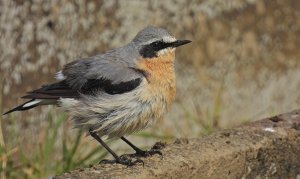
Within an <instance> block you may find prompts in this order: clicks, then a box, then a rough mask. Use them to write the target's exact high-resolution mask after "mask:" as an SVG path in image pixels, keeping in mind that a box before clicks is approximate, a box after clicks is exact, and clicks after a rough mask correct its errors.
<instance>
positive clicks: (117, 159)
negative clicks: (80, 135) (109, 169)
mask: <svg viewBox="0 0 300 179" xmlns="http://www.w3.org/2000/svg"><path fill="white" fill-rule="evenodd" d="M89 133H90V135H91V136H92V137H93V138H94V139H96V140H97V141H98V142H99V143H100V144H101V145H102V146H103V147H104V148H105V149H106V150H107V151H108V152H109V153H110V154H111V155H112V156H113V157H114V158H115V160H101V161H100V163H103V164H113V163H119V164H122V165H126V166H133V165H135V164H137V163H142V164H143V165H144V162H143V161H142V160H140V159H137V160H135V161H132V160H131V159H130V158H127V157H126V156H120V157H119V156H118V155H117V154H116V153H115V152H114V151H113V150H111V148H109V147H108V145H106V143H105V142H104V141H103V140H102V139H101V138H100V137H99V136H98V135H97V134H96V133H95V132H93V131H91V130H90V131H89Z"/></svg>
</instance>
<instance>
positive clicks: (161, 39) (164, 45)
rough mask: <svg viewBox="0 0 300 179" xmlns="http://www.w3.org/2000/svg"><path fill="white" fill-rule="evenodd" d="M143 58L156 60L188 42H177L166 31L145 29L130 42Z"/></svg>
mask: <svg viewBox="0 0 300 179" xmlns="http://www.w3.org/2000/svg"><path fill="white" fill-rule="evenodd" d="M132 42H133V43H134V44H135V46H136V47H137V49H138V51H139V54H140V56H142V57H143V58H156V57H160V56H163V55H166V54H168V53H171V52H173V51H174V50H175V49H176V48H177V47H179V46H182V45H185V44H188V43H190V42H191V41H190V40H177V39H176V38H175V37H174V36H172V35H171V34H170V33H169V32H168V31H167V30H166V29H163V28H159V27H153V26H150V27H146V28H145V29H143V30H141V31H140V32H139V33H138V34H137V35H136V36H135V37H134V39H133V40H132Z"/></svg>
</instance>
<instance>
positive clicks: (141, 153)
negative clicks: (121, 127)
mask: <svg viewBox="0 0 300 179" xmlns="http://www.w3.org/2000/svg"><path fill="white" fill-rule="evenodd" d="M155 154H158V155H160V156H163V155H162V152H161V151H160V150H157V149H150V150H148V151H147V150H146V151H143V150H141V151H137V152H136V153H135V155H136V156H139V157H150V156H152V155H155Z"/></svg>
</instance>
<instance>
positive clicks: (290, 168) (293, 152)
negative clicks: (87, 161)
mask: <svg viewBox="0 0 300 179" xmlns="http://www.w3.org/2000/svg"><path fill="white" fill-rule="evenodd" d="M162 152H163V158H161V157H160V156H152V157H150V158H147V159H144V162H145V165H144V167H143V166H142V165H138V166H133V167H125V166H122V165H119V164H113V165H110V164H100V165H95V166H92V167H90V168H81V169H77V170H75V171H72V172H69V173H65V174H63V175H61V176H57V177H55V178H56V179H62V178H299V177H300V110H296V111H293V112H291V113H286V114H282V115H278V116H274V117H271V118H266V119H263V120H260V121H256V122H252V123H249V124H246V125H243V126H241V127H238V128H235V129H231V130H224V131H220V132H216V133H213V134H211V135H209V136H206V137H203V138H199V139H177V140H176V141H175V142H174V143H173V144H169V145H167V146H166V147H165V148H164V149H162Z"/></svg>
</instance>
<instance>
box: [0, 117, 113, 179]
mask: <svg viewBox="0 0 300 179" xmlns="http://www.w3.org/2000/svg"><path fill="white" fill-rule="evenodd" d="M48 118H49V119H50V120H49V121H51V122H48V126H47V128H46V129H45V130H46V131H45V132H46V134H47V135H45V138H43V140H42V141H43V142H42V143H41V144H40V146H38V147H37V151H32V154H30V155H29V154H28V153H25V152H23V151H22V146H18V147H17V148H10V147H8V146H9V145H1V146H0V162H1V163H2V165H1V166H0V173H1V175H2V178H20V177H21V178H45V177H49V176H53V175H57V174H60V173H63V172H67V171H70V170H73V169H75V168H78V167H85V166H88V165H89V164H91V163H97V161H98V162H99V161H100V160H101V159H102V158H104V157H105V155H106V154H107V152H106V151H105V150H104V149H103V148H101V147H96V148H94V149H92V150H88V149H85V151H87V152H84V153H79V152H80V151H82V148H83V147H82V146H80V143H81V142H82V139H83V136H84V135H85V134H83V132H81V131H80V130H76V131H77V132H76V136H75V137H73V138H72V137H70V136H68V133H60V132H59V131H61V130H62V129H63V127H64V122H65V120H66V116H64V115H62V114H60V115H58V116H55V117H54V116H51V115H50V113H49V115H48ZM8 120H12V119H8ZM12 134H14V133H12ZM10 137H12V136H10ZM69 139H71V141H69ZM57 141H60V142H57ZM16 155H18V157H17V158H16V157H15V156H16Z"/></svg>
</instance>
